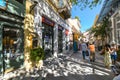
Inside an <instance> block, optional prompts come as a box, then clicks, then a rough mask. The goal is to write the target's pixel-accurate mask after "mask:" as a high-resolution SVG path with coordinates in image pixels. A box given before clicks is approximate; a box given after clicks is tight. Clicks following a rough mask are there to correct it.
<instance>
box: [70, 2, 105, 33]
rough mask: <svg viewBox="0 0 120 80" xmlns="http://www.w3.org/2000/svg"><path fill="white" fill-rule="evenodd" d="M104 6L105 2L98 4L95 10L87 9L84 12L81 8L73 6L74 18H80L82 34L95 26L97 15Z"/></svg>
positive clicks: (72, 13)
mask: <svg viewBox="0 0 120 80" xmlns="http://www.w3.org/2000/svg"><path fill="white" fill-rule="evenodd" d="M102 5H103V1H102V3H101V4H98V5H97V6H96V7H94V8H93V9H90V8H85V9H84V10H80V8H79V6H73V7H72V10H71V15H72V18H75V16H78V17H79V19H80V21H81V26H82V27H81V30H80V31H81V32H85V31H86V30H87V29H89V28H90V27H91V26H92V25H93V24H94V19H95V17H96V15H97V14H99V13H100V11H101V8H102Z"/></svg>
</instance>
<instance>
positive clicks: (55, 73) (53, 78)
mask: <svg viewBox="0 0 120 80" xmlns="http://www.w3.org/2000/svg"><path fill="white" fill-rule="evenodd" d="M68 54H69V55H70V56H69V57H66V58H65V59H64V61H63V64H61V65H59V67H58V68H57V69H54V70H52V71H51V73H49V74H48V75H47V77H46V79H47V80H112V79H113V74H112V72H111V70H110V69H106V68H105V67H104V64H103V57H102V56H101V55H99V54H98V53H96V61H95V62H92V63H91V62H89V60H88V57H87V58H86V60H84V61H83V60H82V55H81V53H80V52H77V53H72V54H70V53H67V55H68Z"/></svg>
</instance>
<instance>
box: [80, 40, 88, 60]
mask: <svg viewBox="0 0 120 80" xmlns="http://www.w3.org/2000/svg"><path fill="white" fill-rule="evenodd" d="M81 51H82V56H83V60H85V56H86V51H87V45H86V43H85V42H84V41H82V43H81Z"/></svg>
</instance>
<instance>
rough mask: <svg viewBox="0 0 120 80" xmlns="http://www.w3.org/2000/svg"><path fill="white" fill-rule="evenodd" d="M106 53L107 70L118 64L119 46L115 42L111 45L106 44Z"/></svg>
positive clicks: (104, 50) (104, 49)
mask: <svg viewBox="0 0 120 80" xmlns="http://www.w3.org/2000/svg"><path fill="white" fill-rule="evenodd" d="M102 53H104V64H105V67H106V68H110V67H111V66H112V65H114V64H115V63H116V60H117V46H116V45H115V42H112V43H111V45H109V44H106V45H105V46H104V48H103V50H102Z"/></svg>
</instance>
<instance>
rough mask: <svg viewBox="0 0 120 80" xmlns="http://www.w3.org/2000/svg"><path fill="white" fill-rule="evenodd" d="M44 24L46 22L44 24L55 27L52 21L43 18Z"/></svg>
mask: <svg viewBox="0 0 120 80" xmlns="http://www.w3.org/2000/svg"><path fill="white" fill-rule="evenodd" d="M42 22H44V23H46V24H48V25H50V26H54V23H53V22H52V21H50V20H48V19H46V18H44V17H42Z"/></svg>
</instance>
